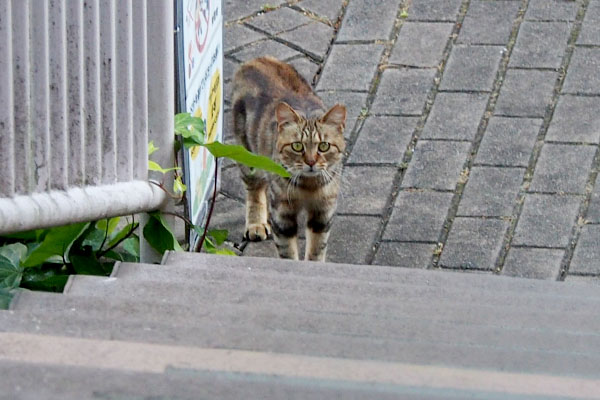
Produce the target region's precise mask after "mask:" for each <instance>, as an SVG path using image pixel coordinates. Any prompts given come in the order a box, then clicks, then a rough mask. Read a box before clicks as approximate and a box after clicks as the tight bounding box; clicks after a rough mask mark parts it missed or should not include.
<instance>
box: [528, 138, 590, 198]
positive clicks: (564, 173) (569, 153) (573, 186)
mask: <svg viewBox="0 0 600 400" xmlns="http://www.w3.org/2000/svg"><path fill="white" fill-rule="evenodd" d="M595 153H596V146H587V145H570V144H550V143H546V144H545V145H544V147H542V152H541V154H540V158H539V159H538V162H537V165H536V166H535V171H534V173H533V181H532V182H531V186H530V188H529V190H530V191H539V192H553V193H558V192H566V193H583V192H585V184H586V182H587V179H588V175H589V174H590V169H591V167H592V161H593V159H594V154H595Z"/></svg>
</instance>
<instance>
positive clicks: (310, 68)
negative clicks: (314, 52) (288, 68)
mask: <svg viewBox="0 0 600 400" xmlns="http://www.w3.org/2000/svg"><path fill="white" fill-rule="evenodd" d="M289 63H290V64H291V65H292V66H293V67H294V68H296V71H298V72H299V73H300V75H302V77H304V79H306V81H307V82H308V84H309V85H312V81H313V78H314V77H315V74H316V73H317V70H318V69H319V65H318V64H315V63H314V62H312V61H310V60H309V59H308V57H299V58H295V59H293V60H290V61H289Z"/></svg>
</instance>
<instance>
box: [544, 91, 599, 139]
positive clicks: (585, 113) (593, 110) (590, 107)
mask: <svg viewBox="0 0 600 400" xmlns="http://www.w3.org/2000/svg"><path fill="white" fill-rule="evenodd" d="M597 110H600V98H598V97H577V96H568V95H563V96H560V97H559V99H558V104H557V105H556V109H555V110H554V116H553V117H552V121H551V122H550V126H549V127H548V133H547V134H546V140H552V141H557V142H583V143H595V144H597V143H598V142H599V141H600V114H599V113H598V112H597Z"/></svg>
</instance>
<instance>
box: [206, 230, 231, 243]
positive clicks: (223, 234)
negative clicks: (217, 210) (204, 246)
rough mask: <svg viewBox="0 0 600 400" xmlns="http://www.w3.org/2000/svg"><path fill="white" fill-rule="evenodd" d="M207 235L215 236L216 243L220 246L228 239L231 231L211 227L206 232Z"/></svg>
mask: <svg viewBox="0 0 600 400" xmlns="http://www.w3.org/2000/svg"><path fill="white" fill-rule="evenodd" d="M206 235H207V236H210V237H211V238H213V240H214V241H215V244H216V245H217V246H220V245H222V244H223V243H225V241H226V240H227V237H228V236H229V232H228V231H227V229H210V230H209V231H208V232H206Z"/></svg>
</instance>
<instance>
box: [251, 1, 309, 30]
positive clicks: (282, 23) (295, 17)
mask: <svg viewBox="0 0 600 400" xmlns="http://www.w3.org/2000/svg"><path fill="white" fill-rule="evenodd" d="M310 22H312V20H311V19H310V18H309V17H307V16H306V15H304V14H303V13H301V12H299V11H296V10H292V9H291V8H287V7H281V8H279V9H277V10H274V11H269V12H266V13H262V14H260V15H257V16H256V17H254V18H252V19H250V20H248V21H246V24H248V25H251V26H253V27H255V28H258V29H260V30H262V31H265V32H267V33H270V34H271V35H277V34H279V33H281V32H286V31H289V30H292V29H294V28H297V27H299V26H302V25H306V24H308V23H310Z"/></svg>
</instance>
